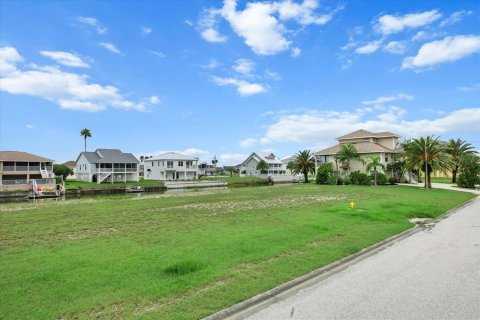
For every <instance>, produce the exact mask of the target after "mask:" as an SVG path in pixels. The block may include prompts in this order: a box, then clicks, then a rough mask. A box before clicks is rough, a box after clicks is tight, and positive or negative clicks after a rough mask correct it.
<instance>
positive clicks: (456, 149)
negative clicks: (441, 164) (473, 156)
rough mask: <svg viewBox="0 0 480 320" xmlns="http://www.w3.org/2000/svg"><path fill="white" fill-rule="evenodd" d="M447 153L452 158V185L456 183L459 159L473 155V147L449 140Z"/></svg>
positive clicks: (463, 142) (458, 140)
mask: <svg viewBox="0 0 480 320" xmlns="http://www.w3.org/2000/svg"><path fill="white" fill-rule="evenodd" d="M446 151H447V153H448V154H449V155H450V156H451V157H452V168H451V170H452V183H456V182H457V172H458V168H459V167H460V158H461V157H462V155H464V154H467V153H473V152H475V151H473V147H472V145H471V144H470V143H467V142H466V141H464V140H462V139H460V138H458V139H457V140H455V139H450V140H449V141H448V143H447V150H446Z"/></svg>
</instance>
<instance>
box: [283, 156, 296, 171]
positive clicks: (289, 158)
mask: <svg viewBox="0 0 480 320" xmlns="http://www.w3.org/2000/svg"><path fill="white" fill-rule="evenodd" d="M295 159H296V157H295V156H290V157H285V158H283V159H282V162H283V163H284V164H285V171H286V172H287V174H289V175H293V172H292V170H290V169H287V166H288V164H289V163H290V162H293V161H295Z"/></svg>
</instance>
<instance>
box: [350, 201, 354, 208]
mask: <svg viewBox="0 0 480 320" xmlns="http://www.w3.org/2000/svg"><path fill="white" fill-rule="evenodd" d="M350 208H352V209H353V208H355V202H353V201H351V202H350Z"/></svg>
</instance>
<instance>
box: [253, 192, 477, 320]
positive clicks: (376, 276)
mask: <svg viewBox="0 0 480 320" xmlns="http://www.w3.org/2000/svg"><path fill="white" fill-rule="evenodd" d="M248 319H261V320H267V319H382V320H383V319H415V320H417V319H455V320H460V319H480V199H476V200H475V201H474V202H471V203H470V204H469V205H468V206H466V207H464V208H463V209H461V210H459V211H458V212H456V213H454V214H453V215H451V216H450V217H448V218H447V219H445V220H443V221H441V222H439V223H437V224H436V225H435V226H434V227H433V228H432V229H430V230H424V231H421V232H418V233H416V234H414V235H412V236H411V237H409V238H407V239H405V240H403V241H401V242H398V243H396V244H395V245H393V246H391V247H389V248H387V249H385V250H384V251H381V252H380V253H378V254H376V255H374V256H372V257H369V258H368V259H365V260H363V261H361V262H359V263H358V264H355V265H353V266H351V267H350V268H348V269H346V270H344V271H341V272H339V273H337V274H335V275H333V276H331V277H329V278H327V279H326V280H323V281H321V282H319V283H317V284H315V285H313V286H311V287H309V288H307V289H304V290H302V291H299V292H298V293H296V294H295V295H293V296H290V297H288V298H286V299H285V300H283V301H282V302H279V303H276V304H273V305H271V306H269V307H268V308H266V309H264V310H262V311H260V312H258V313H256V314H254V315H252V316H250V318H248Z"/></svg>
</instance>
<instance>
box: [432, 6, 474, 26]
mask: <svg viewBox="0 0 480 320" xmlns="http://www.w3.org/2000/svg"><path fill="white" fill-rule="evenodd" d="M471 14H473V11H467V10H461V11H456V12H454V13H452V14H451V15H450V16H449V17H448V18H446V19H444V20H442V22H440V27H445V26H448V25H451V24H455V23H457V22H460V21H462V19H463V18H465V17H466V16H469V15H471Z"/></svg>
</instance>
